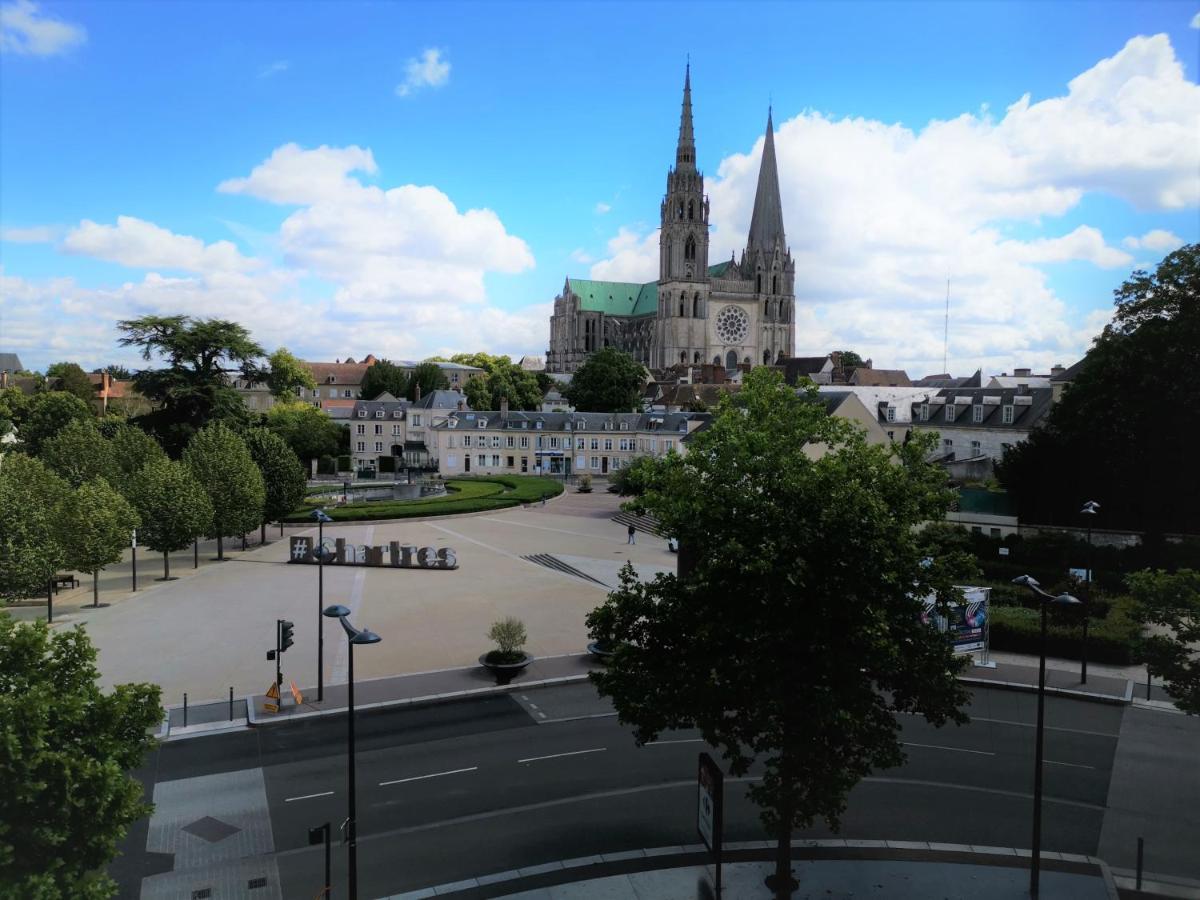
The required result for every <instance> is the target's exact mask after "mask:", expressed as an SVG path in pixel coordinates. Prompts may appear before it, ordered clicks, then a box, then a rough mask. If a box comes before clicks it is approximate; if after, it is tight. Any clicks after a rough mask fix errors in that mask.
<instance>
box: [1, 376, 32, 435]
mask: <svg viewBox="0 0 1200 900" xmlns="http://www.w3.org/2000/svg"><path fill="white" fill-rule="evenodd" d="M28 413H29V398H28V397H27V396H25V393H24V392H23V391H22V390H20V388H15V387H7V388H0V437H4V435H6V434H8V433H9V432H10V431H12V430H13V429H14V428H19V427H20V425H21V423H22V422H24V421H25V416H26V415H27V414H28Z"/></svg>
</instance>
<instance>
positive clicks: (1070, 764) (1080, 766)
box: [1046, 759, 1096, 769]
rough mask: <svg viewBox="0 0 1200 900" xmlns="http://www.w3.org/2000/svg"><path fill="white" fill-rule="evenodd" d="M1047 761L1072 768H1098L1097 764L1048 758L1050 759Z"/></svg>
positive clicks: (1053, 764) (1054, 764)
mask: <svg viewBox="0 0 1200 900" xmlns="http://www.w3.org/2000/svg"><path fill="white" fill-rule="evenodd" d="M1046 762H1047V763H1049V764H1050V765H1052V766H1070V767H1071V768H1072V769H1094V768H1096V767H1095V766H1085V765H1084V764H1083V763H1067V762H1059V761H1058V760H1057V759H1048V760H1046Z"/></svg>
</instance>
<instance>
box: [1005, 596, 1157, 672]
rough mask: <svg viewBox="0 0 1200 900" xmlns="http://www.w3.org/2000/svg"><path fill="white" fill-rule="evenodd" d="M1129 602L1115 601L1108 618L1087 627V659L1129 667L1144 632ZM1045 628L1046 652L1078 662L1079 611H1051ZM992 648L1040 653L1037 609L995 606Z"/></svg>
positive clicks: (1095, 620) (1124, 600)
mask: <svg viewBox="0 0 1200 900" xmlns="http://www.w3.org/2000/svg"><path fill="white" fill-rule="evenodd" d="M1129 611H1130V601H1129V599H1128V598H1127V597H1120V598H1118V599H1117V600H1116V601H1114V602H1113V604H1112V608H1111V609H1110V610H1109V614H1108V616H1107V617H1105V618H1103V619H1096V618H1093V619H1092V621H1091V624H1090V625H1089V627H1088V659H1090V660H1093V661H1095V662H1104V663H1113V664H1115V665H1129V664H1130V663H1131V662H1132V661H1133V646H1134V642H1135V641H1136V640H1137V638H1138V636H1139V635H1140V633H1141V626H1139V625H1138V624H1137V623H1136V622H1135V621H1133V619H1132V618H1131V617H1130V615H1129ZM1049 612H1050V616H1049V620H1048V621H1047V627H1046V653H1047V654H1048V655H1050V656H1059V657H1063V658H1065V659H1079V656H1080V647H1081V646H1082V642H1083V630H1082V628H1081V619H1080V617H1079V613H1078V612H1068V611H1063V610H1058V609H1054V608H1051V609H1050V611H1049ZM991 616H992V621H991V649H993V650H1009V651H1012V652H1014V653H1031V654H1036V653H1039V652H1040V641H1041V638H1040V633H1041V621H1040V613H1039V611H1038V610H1036V609H1026V608H1025V607H1008V606H995V607H993V608H992V610H991Z"/></svg>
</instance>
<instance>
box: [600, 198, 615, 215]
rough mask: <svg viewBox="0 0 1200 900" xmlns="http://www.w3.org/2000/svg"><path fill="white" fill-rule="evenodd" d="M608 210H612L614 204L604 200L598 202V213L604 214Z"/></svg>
mask: <svg viewBox="0 0 1200 900" xmlns="http://www.w3.org/2000/svg"><path fill="white" fill-rule="evenodd" d="M607 212H612V206H611V205H610V204H608V203H605V202H604V201H603V200H601V201H600V202H599V203H597V204H596V215H598V216H602V215H604V214H605V213H607Z"/></svg>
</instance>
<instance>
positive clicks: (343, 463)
mask: <svg viewBox="0 0 1200 900" xmlns="http://www.w3.org/2000/svg"><path fill="white" fill-rule="evenodd" d="M352 468H354V466H353V465H351V463H350V457H348V456H339V457H338V458H337V470H338V471H339V472H349V471H350V470H351V469H352Z"/></svg>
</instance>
